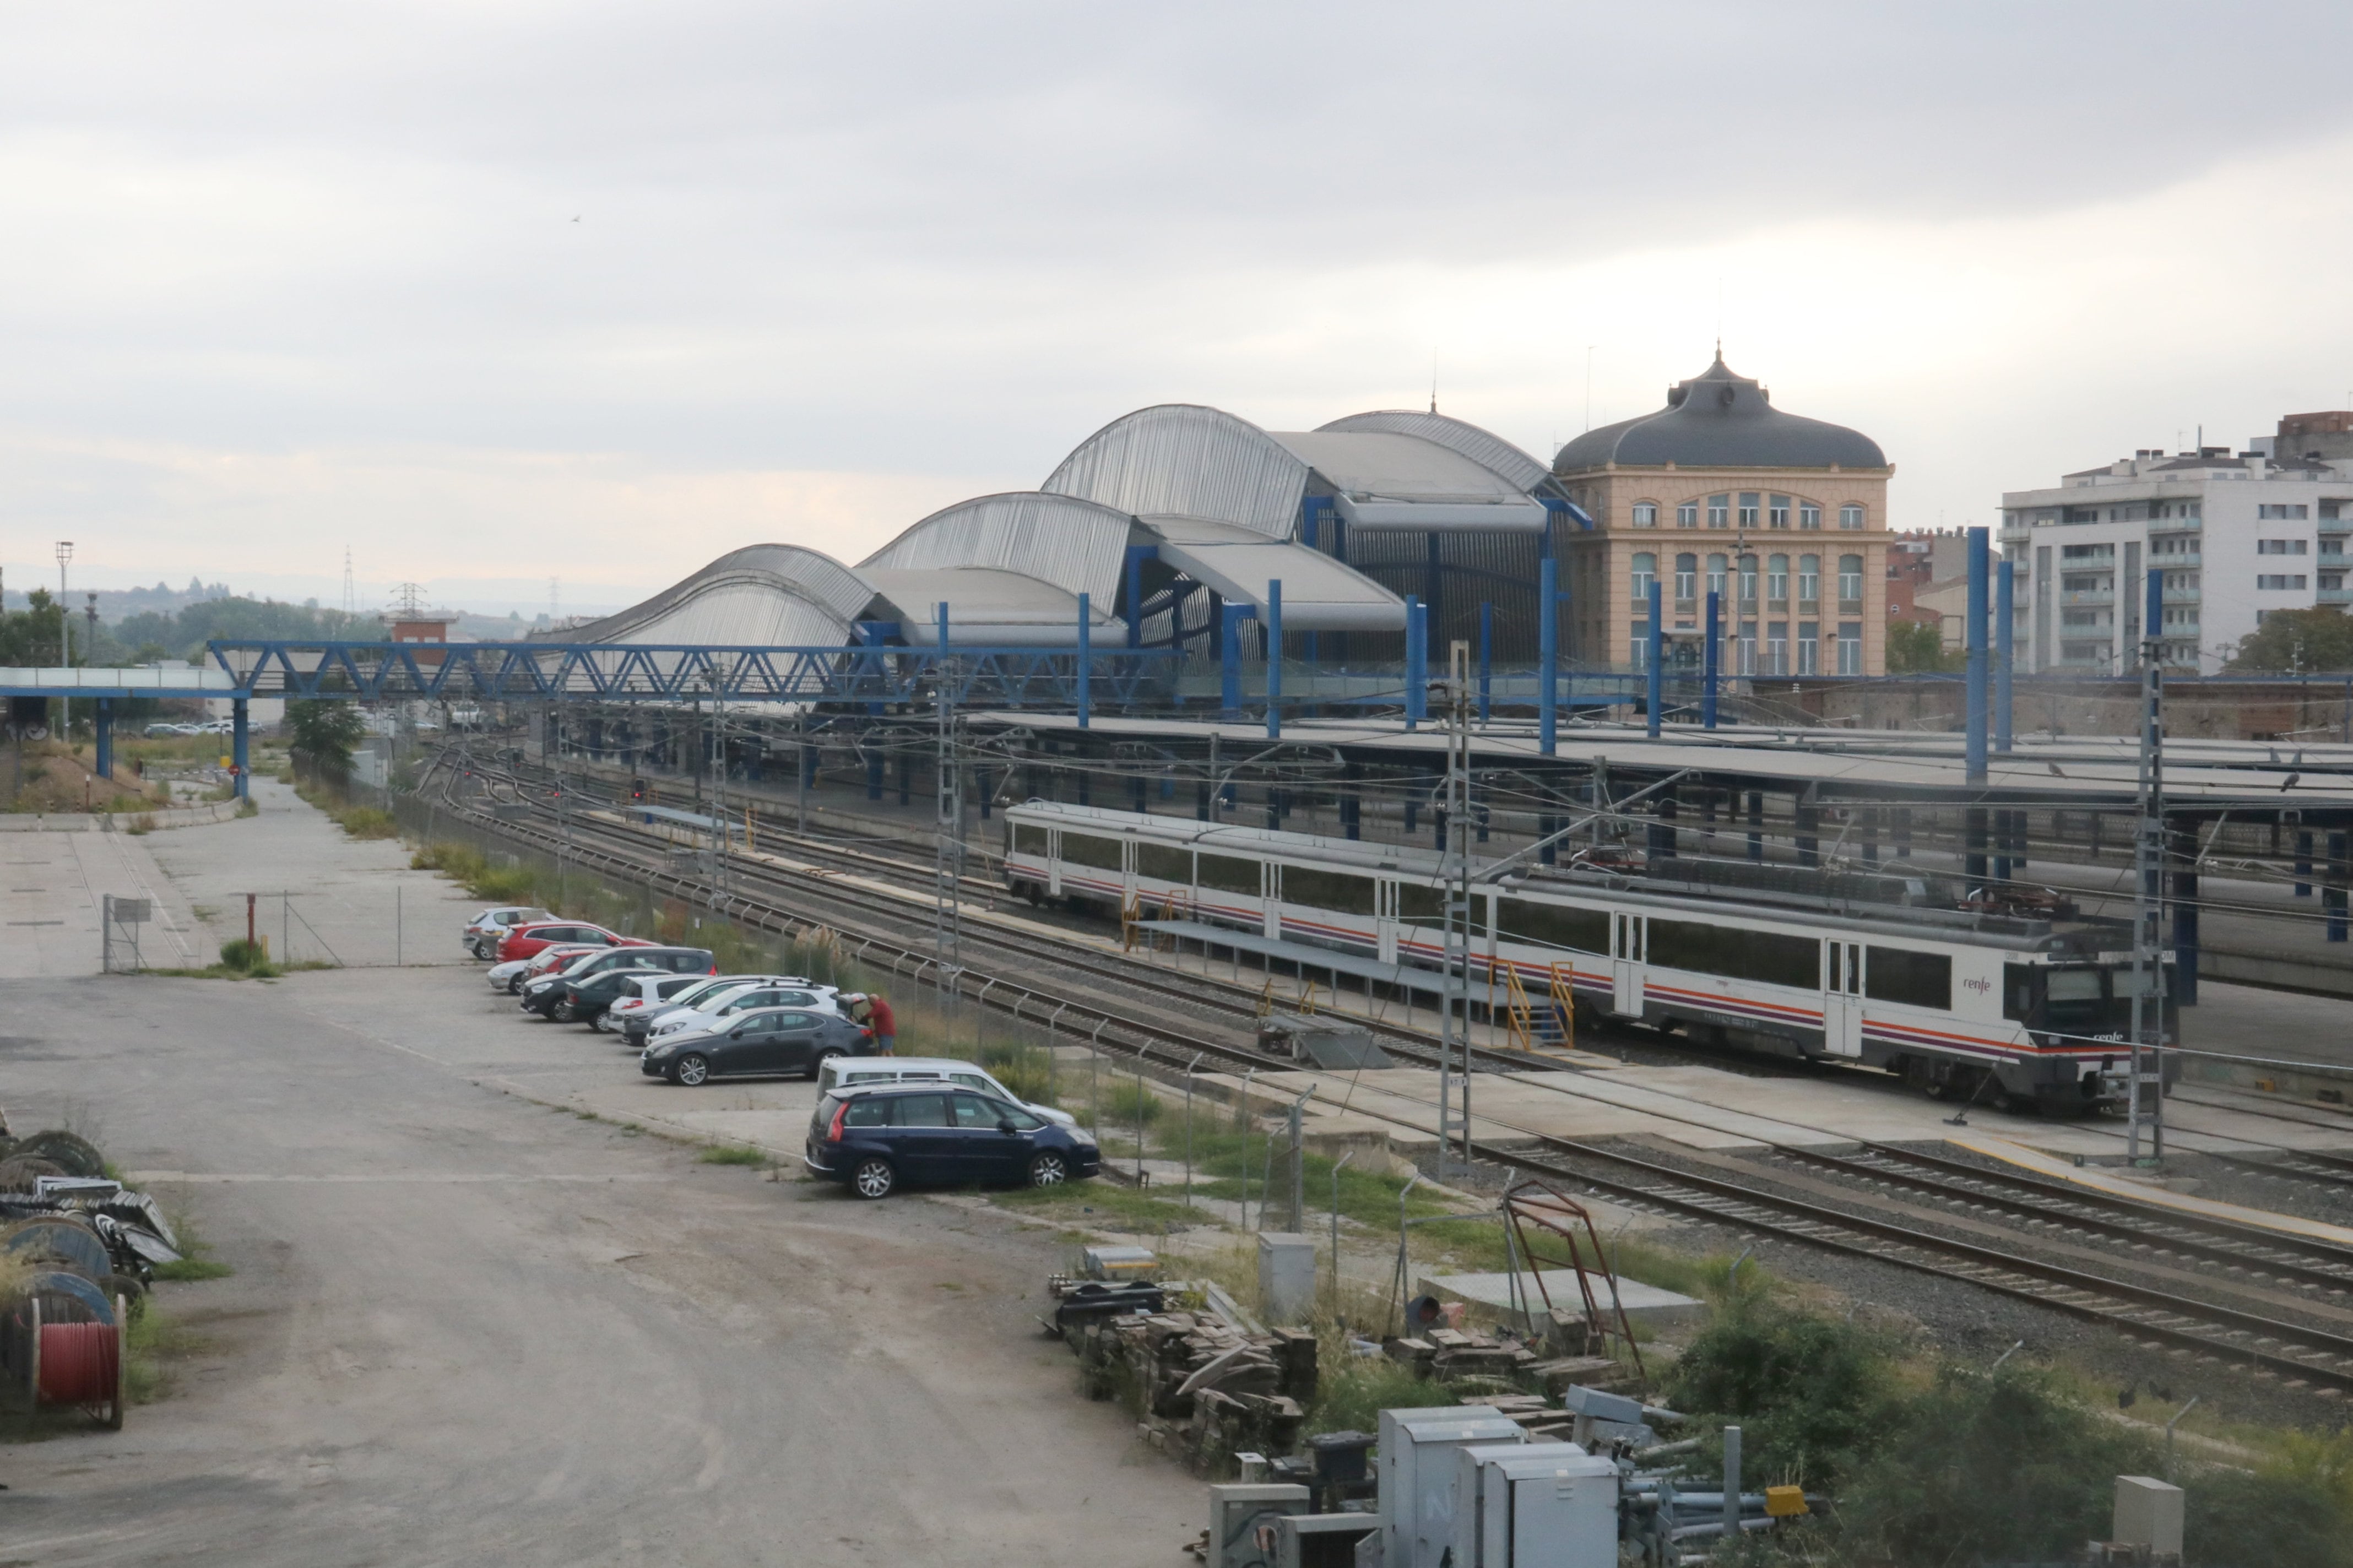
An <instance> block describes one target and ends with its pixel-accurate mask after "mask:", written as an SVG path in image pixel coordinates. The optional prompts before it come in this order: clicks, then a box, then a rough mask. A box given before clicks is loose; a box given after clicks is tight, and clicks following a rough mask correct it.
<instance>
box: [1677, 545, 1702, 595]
mask: <svg viewBox="0 0 2353 1568" xmlns="http://www.w3.org/2000/svg"><path fill="white" fill-rule="evenodd" d="M1675 597H1676V598H1678V599H1696V598H1698V597H1699V557H1698V556H1696V555H1689V554H1685V555H1678V556H1676V557H1675Z"/></svg>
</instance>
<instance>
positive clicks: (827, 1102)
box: [801, 1083, 1101, 1198]
mask: <svg viewBox="0 0 2353 1568" xmlns="http://www.w3.org/2000/svg"><path fill="white" fill-rule="evenodd" d="M801 1163H802V1164H804V1165H806V1166H807V1167H808V1173H809V1174H810V1175H812V1176H817V1177H820V1178H822V1179H823V1180H826V1181H828V1182H843V1183H847V1184H849V1190H850V1191H851V1192H853V1193H855V1194H858V1195H859V1196H860V1197H861V1198H881V1197H888V1196H890V1195H891V1194H892V1193H893V1192H894V1191H896V1190H897V1189H898V1188H899V1187H900V1186H901V1185H902V1184H904V1185H907V1186H923V1187H970V1186H997V1187H1018V1186H1028V1187H1056V1186H1060V1185H1061V1184H1063V1183H1064V1182H1069V1181H1076V1180H1077V1179H1079V1178H1080V1177H1082V1176H1092V1175H1093V1174H1094V1173H1095V1172H1096V1170H1097V1169H1098V1167H1099V1166H1100V1164H1101V1157H1100V1155H1099V1154H1098V1153H1097V1152H1096V1149H1095V1142H1094V1140H1093V1139H1092V1138H1090V1137H1089V1136H1087V1134H1086V1132H1085V1131H1084V1130H1082V1129H1081V1128H1076V1127H1063V1126H1059V1125H1057V1124H1056V1123H1054V1122H1051V1121H1046V1120H1045V1119H1044V1118H1043V1117H1039V1116H1033V1115H1031V1114H1030V1113H1029V1111H1027V1110H1023V1109H1022V1108H1021V1107H1019V1106H1018V1105H1012V1104H1008V1102H1006V1101H1005V1100H997V1099H993V1098H991V1097H989V1096H987V1095H984V1094H976V1093H974V1092H972V1091H971V1090H969V1089H952V1088H947V1087H944V1086H943V1085H940V1084H938V1083H879V1084H872V1085H869V1086H863V1087H859V1088H844V1089H837V1090H835V1091H834V1092H833V1093H831V1094H828V1095H827V1096H825V1097H824V1098H823V1099H822V1100H818V1102H817V1114H816V1115H815V1116H813V1117H811V1118H810V1119H809V1134H808V1147H807V1151H806V1152H804V1153H803V1154H802V1156H801Z"/></svg>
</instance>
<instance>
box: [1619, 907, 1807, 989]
mask: <svg viewBox="0 0 2353 1568" xmlns="http://www.w3.org/2000/svg"><path fill="white" fill-rule="evenodd" d="M1650 961H1651V963H1658V964H1664V965H1665V966H1666V967H1668V968H1670V969H1688V970H1690V971H1692V972H1693V973H1695V974H1721V975H1724V976H1725V978H1727V979H1731V980H1755V981H1758V982H1761V983H1762V984H1767V985H1795V986H1799V987H1801V988H1803V989H1805V990H1808V991H1819V990H1820V989H1821V984H1822V944H1821V941H1820V938H1817V937H1810V936H1778V935H1775V934H1774V933H1773V932H1770V931H1735V930H1732V929H1731V928H1729V927H1726V926H1716V925H1704V924H1702V923H1701V922H1700V921H1662V920H1657V919H1653V920H1652V921H1651V951H1650Z"/></svg>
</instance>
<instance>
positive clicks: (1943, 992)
mask: <svg viewBox="0 0 2353 1568" xmlns="http://www.w3.org/2000/svg"><path fill="white" fill-rule="evenodd" d="M1862 973H1863V990H1862V994H1864V995H1866V996H1868V997H1870V998H1871V999H1872V1000H1873V1001H1874V1002H1902V1003H1904V1004H1905V1005H1909V1006H1913V1007H1937V1008H1942V1009H1944V1010H1945V1011H1947V1012H1950V1011H1951V1010H1952V1005H1953V961H1952V959H1951V958H1949V957H1947V955H1946V954H1944V953H1941V952H1913V951H1912V950H1911V949H1909V948H1903V947H1874V948H1873V949H1872V950H1871V952H1870V955H1869V960H1868V962H1867V963H1865V965H1864V967H1863V972H1862Z"/></svg>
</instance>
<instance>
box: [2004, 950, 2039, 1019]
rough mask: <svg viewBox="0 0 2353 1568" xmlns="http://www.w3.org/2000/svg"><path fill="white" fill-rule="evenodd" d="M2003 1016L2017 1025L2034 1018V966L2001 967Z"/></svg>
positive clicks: (2009, 965)
mask: <svg viewBox="0 0 2353 1568" xmlns="http://www.w3.org/2000/svg"><path fill="white" fill-rule="evenodd" d="M2001 1016H2003V1017H2005V1018H2008V1019H2009V1020H2010V1021H2011V1022H2012V1023H2015V1024H2023V1023H2025V1022H2026V1021H2027V1020H2029V1019H2030V1018H2031V1017H2033V1016H2034V965H2032V964H2031V963H2005V964H2003V965H2002V966H2001Z"/></svg>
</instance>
